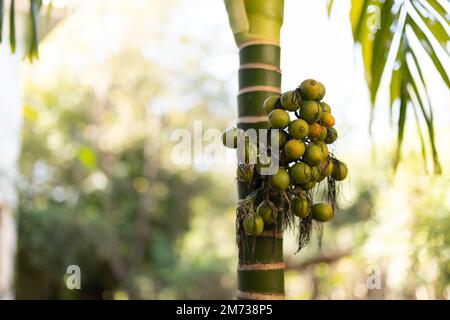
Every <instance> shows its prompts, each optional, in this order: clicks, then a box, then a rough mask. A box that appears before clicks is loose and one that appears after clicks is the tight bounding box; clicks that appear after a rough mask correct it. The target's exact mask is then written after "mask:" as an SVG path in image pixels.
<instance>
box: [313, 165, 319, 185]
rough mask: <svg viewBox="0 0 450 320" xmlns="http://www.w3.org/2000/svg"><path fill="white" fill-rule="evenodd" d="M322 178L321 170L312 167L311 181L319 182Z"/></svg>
mask: <svg viewBox="0 0 450 320" xmlns="http://www.w3.org/2000/svg"><path fill="white" fill-rule="evenodd" d="M320 177H321V173H320V169H319V168H318V167H312V168H311V180H312V181H315V182H317V181H319V180H320Z"/></svg>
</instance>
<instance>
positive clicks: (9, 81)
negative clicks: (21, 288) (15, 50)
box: [0, 41, 22, 299]
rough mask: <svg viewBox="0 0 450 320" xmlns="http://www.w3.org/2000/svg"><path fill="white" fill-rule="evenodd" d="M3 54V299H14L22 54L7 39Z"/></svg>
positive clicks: (0, 129)
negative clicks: (12, 49) (11, 47)
mask: <svg viewBox="0 0 450 320" xmlns="http://www.w3.org/2000/svg"><path fill="white" fill-rule="evenodd" d="M0 56H1V59H0V70H1V73H0V88H1V92H2V94H0V155H1V156H0V190H1V192H0V299H12V298H14V290H13V280H14V256H15V251H16V240H17V225H16V221H15V218H14V212H15V208H16V205H17V192H16V178H17V174H18V168H17V163H18V159H19V153H20V129H21V126H22V108H21V106H22V97H21V90H20V79H19V67H20V63H21V59H20V57H19V55H15V56H12V55H11V53H10V50H9V47H8V44H7V41H6V43H5V42H3V44H2V45H0Z"/></svg>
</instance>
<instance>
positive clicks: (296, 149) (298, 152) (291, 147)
mask: <svg viewBox="0 0 450 320" xmlns="http://www.w3.org/2000/svg"><path fill="white" fill-rule="evenodd" d="M284 153H285V154H286V158H287V159H288V160H290V161H293V160H298V159H300V158H301V156H302V155H303V154H304V153H305V144H304V143H303V142H302V141H300V140H297V139H292V140H289V141H288V142H287V143H286V145H285V146H284Z"/></svg>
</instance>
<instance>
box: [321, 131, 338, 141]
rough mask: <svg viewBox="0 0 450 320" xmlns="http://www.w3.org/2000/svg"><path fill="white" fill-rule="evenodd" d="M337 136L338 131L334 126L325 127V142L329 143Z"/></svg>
mask: <svg viewBox="0 0 450 320" xmlns="http://www.w3.org/2000/svg"><path fill="white" fill-rule="evenodd" d="M337 138H338V133H337V131H336V129H335V128H327V136H326V137H325V140H324V141H325V143H326V144H331V143H333V142H335V141H336V139H337Z"/></svg>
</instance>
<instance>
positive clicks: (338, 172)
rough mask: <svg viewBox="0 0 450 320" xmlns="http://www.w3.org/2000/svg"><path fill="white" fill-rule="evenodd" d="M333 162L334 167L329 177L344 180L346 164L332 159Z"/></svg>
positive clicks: (346, 169)
mask: <svg viewBox="0 0 450 320" xmlns="http://www.w3.org/2000/svg"><path fill="white" fill-rule="evenodd" d="M333 162H334V163H333V165H334V168H333V173H332V174H331V177H332V178H333V179H334V180H337V181H341V180H344V179H345V178H346V177H347V174H348V168H347V166H346V165H345V163H343V162H342V161H339V160H334V161H333Z"/></svg>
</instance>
